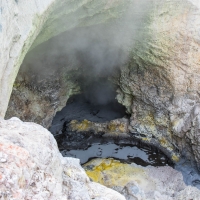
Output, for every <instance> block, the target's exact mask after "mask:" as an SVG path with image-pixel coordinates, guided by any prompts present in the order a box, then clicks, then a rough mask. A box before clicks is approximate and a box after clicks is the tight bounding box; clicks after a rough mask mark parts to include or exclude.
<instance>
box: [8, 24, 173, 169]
mask: <svg viewBox="0 0 200 200" xmlns="http://www.w3.org/2000/svg"><path fill="white" fill-rule="evenodd" d="M102 29H104V31H102ZM97 30H98V31H97ZM102 32H103V33H104V34H102ZM112 33H113V32H112ZM112 36H113V35H112V34H111V32H109V31H108V30H105V27H100V28H99V27H98V28H97V27H90V28H87V29H86V28H78V29H75V30H73V31H69V32H65V33H62V34H60V35H58V36H56V37H54V38H52V39H50V40H48V41H47V42H45V43H43V44H41V45H39V46H38V47H36V48H35V49H33V50H32V51H30V52H29V53H28V54H27V56H26V57H25V59H24V62H23V64H22V66H21V68H20V71H19V73H18V76H17V78H16V81H15V84H14V86H13V92H12V95H11V100H10V103H9V107H8V111H7V116H6V117H7V118H9V117H11V116H17V117H19V118H20V119H22V120H23V121H33V122H36V123H39V124H41V125H43V126H44V127H46V128H48V129H49V130H50V132H51V133H52V134H53V135H54V137H55V139H56V141H57V143H58V147H59V150H60V151H61V153H62V154H63V156H70V157H77V158H79V159H80V160H81V164H84V163H85V162H87V161H89V160H90V159H92V158H96V157H101V158H108V157H112V158H115V159H119V160H121V161H123V162H128V163H131V162H135V163H137V164H140V165H143V166H147V165H153V166H163V165H171V166H173V163H172V162H171V160H170V159H169V158H168V157H167V156H166V155H165V154H164V153H163V152H162V151H161V150H159V149H158V148H156V147H155V146H152V145H150V144H146V143H144V142H141V141H140V140H138V139H136V138H135V137H133V136H132V135H131V134H130V133H129V129H128V127H129V119H130V111H129V110H128V108H127V107H125V106H123V105H122V104H120V103H119V102H118V101H119V100H118V99H117V94H118V93H117V91H118V89H120V87H121V85H120V76H121V67H123V66H124V65H126V64H127V62H128V59H129V56H128V55H127V52H126V51H127V49H126V48H124V46H121V45H119V43H118V42H117V43H116V40H117V41H118V38H114V40H112V39H111V37H112ZM125 46H126V45H125ZM66 102H67V103H66Z"/></svg>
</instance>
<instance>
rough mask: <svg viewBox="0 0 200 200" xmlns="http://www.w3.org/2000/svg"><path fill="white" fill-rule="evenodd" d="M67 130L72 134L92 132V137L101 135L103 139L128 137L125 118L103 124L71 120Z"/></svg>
mask: <svg viewBox="0 0 200 200" xmlns="http://www.w3.org/2000/svg"><path fill="white" fill-rule="evenodd" d="M68 130H71V131H74V132H77V133H79V132H92V134H94V135H102V134H103V137H109V136H110V137H113V138H115V137H116V138H117V137H123V138H127V137H130V136H129V135H128V120H127V119H125V118H122V119H115V120H111V121H109V122H105V123H97V122H91V121H88V120H86V119H85V120H83V121H81V122H79V121H77V120H72V121H71V122H70V123H69V124H68Z"/></svg>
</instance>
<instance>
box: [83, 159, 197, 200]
mask: <svg viewBox="0 0 200 200" xmlns="http://www.w3.org/2000/svg"><path fill="white" fill-rule="evenodd" d="M84 168H85V170H86V173H87V175H88V176H89V177H90V178H91V179H92V180H93V181H95V182H98V183H101V184H103V185H105V186H107V187H110V188H112V189H114V190H116V191H118V192H120V193H121V194H123V195H124V196H125V197H126V199H127V200H135V199H136V200H161V199H162V200H173V199H174V200H178V199H193V200H194V199H195V200H197V199H199V198H200V191H199V190H198V189H196V188H194V187H191V186H186V185H185V183H184V182H183V177H182V175H181V173H180V172H177V171H176V170H174V169H172V168H171V167H168V166H165V167H157V168H156V167H145V168H144V167H141V166H139V165H135V164H123V163H120V162H119V161H117V160H113V159H94V160H92V161H90V162H89V163H87V164H85V165H84Z"/></svg>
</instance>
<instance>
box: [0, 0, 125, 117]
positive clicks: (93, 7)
mask: <svg viewBox="0 0 200 200" xmlns="http://www.w3.org/2000/svg"><path fill="white" fill-rule="evenodd" d="M126 6H128V5H127V4H125V2H121V1H116V0H114V1H113V0H112V1H107V0H102V1H101V2H100V1H99V0H79V1H72V0H68V1H65V0H44V1H42V2H41V1H40V0H31V1H29V2H27V1H25V0H22V1H18V0H16V1H14V0H13V1H1V2H0V14H1V19H0V41H1V48H0V60H1V66H0V80H1V82H0V96H1V99H0V116H2V117H4V115H5V112H6V109H7V106H8V101H9V98H10V94H11V92H12V86H13V83H14V81H15V78H16V75H17V73H18V70H19V67H20V65H21V63H22V61H23V59H24V56H25V55H26V53H27V52H28V50H29V49H30V47H31V45H32V44H33V42H34V41H35V39H36V38H37V41H35V45H38V44H40V43H42V42H44V41H46V40H48V39H49V38H51V37H53V36H55V35H57V34H59V33H61V32H63V31H66V30H70V29H72V28H74V27H81V26H90V25H93V24H99V23H103V22H107V21H108V20H109V19H113V18H116V16H119V15H120V12H121V11H122V10H124V9H125V7H126ZM119 8H120V12H119ZM116 13H118V14H117V15H116ZM38 35H39V36H38ZM37 36H38V37H37Z"/></svg>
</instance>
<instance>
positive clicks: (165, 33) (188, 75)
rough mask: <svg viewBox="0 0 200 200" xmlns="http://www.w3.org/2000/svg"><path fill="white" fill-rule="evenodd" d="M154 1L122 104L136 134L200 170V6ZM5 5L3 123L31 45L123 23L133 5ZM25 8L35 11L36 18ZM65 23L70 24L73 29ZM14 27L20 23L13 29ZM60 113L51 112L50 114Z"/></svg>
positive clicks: (123, 82)
mask: <svg viewBox="0 0 200 200" xmlns="http://www.w3.org/2000/svg"><path fill="white" fill-rule="evenodd" d="M149 2H151V3H152V6H151V12H148V17H147V20H146V21H145V23H143V24H142V25H140V26H137V34H138V35H140V36H141V37H136V38H134V43H133V44H134V45H133V46H132V48H131V49H129V52H130V55H129V59H128V61H127V62H126V63H125V64H124V66H122V68H121V69H122V70H121V75H120V78H118V79H117V80H116V82H117V83H118V85H119V87H120V89H118V96H117V98H118V100H119V102H121V103H122V104H124V105H125V106H126V107H127V110H128V111H129V112H130V113H131V114H132V115H131V120H130V127H129V130H130V133H131V134H133V135H135V136H136V137H139V138H141V139H143V140H145V141H150V142H154V143H156V144H157V145H160V146H162V147H163V148H164V149H165V150H166V151H168V152H171V153H172V154H171V155H172V158H173V159H174V160H177V159H178V157H177V156H178V155H179V153H178V152H179V151H180V152H181V153H182V154H183V155H186V156H187V157H192V158H194V159H195V160H196V162H197V163H198V164H199V163H200V157H199V156H200V149H199V142H200V139H199V123H200V118H199V112H200V107H199V92H198V91H199V87H200V77H199V74H198V72H199V70H200V64H199V51H200V48H199V45H200V43H199V39H200V36H199V29H200V25H199V18H200V10H199V4H197V2H196V1H192V0H191V1H186V0H185V1H180V0H174V1H162V2H159V1H155V0H154V1H149ZM7 6H9V10H10V11H11V13H9V12H8V10H6V9H3V10H2V11H1V12H2V15H3V16H4V18H3V19H4V21H3V23H2V29H1V37H2V38H4V40H3V44H4V48H3V49H1V51H2V52H1V60H2V64H1V68H0V69H1V73H0V74H1V83H0V96H1V99H0V109H1V110H0V113H1V116H2V117H4V115H5V111H6V109H7V104H8V100H9V97H10V93H11V90H12V85H13V83H14V80H15V77H16V75H17V72H18V69H19V66H20V64H21V62H22V60H23V58H24V56H25V54H26V53H27V51H28V50H29V49H30V47H31V45H32V44H33V41H35V43H34V45H33V46H32V48H33V47H34V46H36V45H38V44H40V43H42V42H44V41H45V40H47V39H48V38H51V37H52V36H54V35H57V34H58V33H60V32H63V31H66V30H69V29H72V28H74V27H80V26H91V25H94V24H99V23H104V22H108V21H109V20H111V19H114V18H120V16H121V13H122V12H121V11H123V10H126V8H127V6H128V3H127V2H126V3H125V2H123V1H122V2H121V1H109V2H108V1H101V3H99V1H78V2H76V3H73V2H71V1H67V2H64V1H53V0H52V1H50V0H46V1H43V2H42V3H39V1H31V2H29V3H28V5H27V3H23V2H20V1H19V2H18V3H16V2H14V1H13V2H10V3H9V4H8V5H7ZM2 7H3V8H5V7H6V6H5V5H2ZM27 7H28V8H30V9H31V13H30V14H28V13H29V12H30V9H29V10H28V9H27ZM66 8H67V9H66ZM58 10H59V12H58ZM80 11H81V12H80ZM22 13H23V14H22ZM24 16H26V19H25V18H24ZM63 16H64V17H63ZM75 16H76V20H75V21H74V19H75V18H74V17H75ZM61 18H62V20H60V19H61ZM66 19H69V20H67V23H65V22H66ZM133 21H134V20H133ZM12 22H13V23H14V24H15V25H13V26H8V24H12ZM58 22H59V23H58ZM133 23H134V22H133ZM6 26H7V27H8V29H5V27H6ZM19 27H20V28H19ZM60 27H62V28H60ZM122 28H123V27H122ZM8 33H9V34H8ZM124 34H125V33H124ZM37 36H38V37H37ZM36 37H37V38H36ZM35 39H36V40H35ZM14 88H16V85H15V86H14ZM45 90H46V88H45ZM53 93H54V91H52V94H53ZM34 95H35V94H33V96H34ZM39 101H40V100H39ZM60 101H61V100H60ZM58 102H59V101H58ZM61 102H62V101H61ZM49 106H51V105H50V104H49ZM57 108H58V107H57ZM8 112H9V111H8ZM54 112H55V111H54V110H52V115H53V114H54ZM42 117H43V116H42ZM42 117H41V118H42ZM41 118H39V119H38V120H36V121H37V122H38V121H40V119H41ZM47 121H48V120H47ZM47 124H48V123H47Z"/></svg>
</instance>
